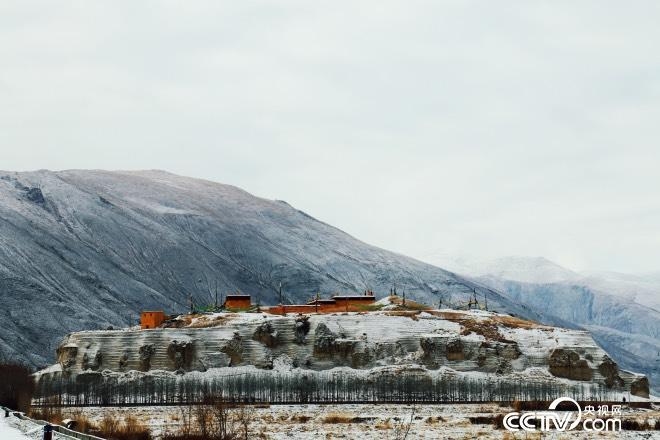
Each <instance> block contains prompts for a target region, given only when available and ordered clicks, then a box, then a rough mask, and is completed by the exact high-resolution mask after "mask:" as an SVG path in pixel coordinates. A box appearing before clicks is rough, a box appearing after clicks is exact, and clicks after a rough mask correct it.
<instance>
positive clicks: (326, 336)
mask: <svg viewBox="0 0 660 440" xmlns="http://www.w3.org/2000/svg"><path fill="white" fill-rule="evenodd" d="M336 339H337V335H335V334H334V333H333V332H332V331H331V330H330V329H329V328H328V326H326V325H325V324H323V323H320V324H319V325H318V326H316V330H315V331H314V355H315V356H331V355H332V354H333V353H334V351H335V350H334V346H335V340H336Z"/></svg>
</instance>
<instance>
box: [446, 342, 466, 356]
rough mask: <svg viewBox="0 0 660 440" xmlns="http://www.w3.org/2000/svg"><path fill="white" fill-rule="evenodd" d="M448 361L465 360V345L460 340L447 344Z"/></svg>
mask: <svg viewBox="0 0 660 440" xmlns="http://www.w3.org/2000/svg"><path fill="white" fill-rule="evenodd" d="M446 355H447V360H448V361H462V360H464V359H465V353H464V352H463V343H462V342H461V340H460V339H455V340H453V341H449V343H448V344H447V351H446Z"/></svg>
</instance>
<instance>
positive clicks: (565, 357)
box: [548, 348, 593, 380]
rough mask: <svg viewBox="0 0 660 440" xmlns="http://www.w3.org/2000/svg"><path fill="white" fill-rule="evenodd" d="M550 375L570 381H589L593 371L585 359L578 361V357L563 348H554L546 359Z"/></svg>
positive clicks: (575, 353)
mask: <svg viewBox="0 0 660 440" xmlns="http://www.w3.org/2000/svg"><path fill="white" fill-rule="evenodd" d="M548 366H549V368H550V373H552V374H553V375H555V376H557V377H564V378H566V379H572V380H591V378H592V377H593V371H592V370H591V368H590V367H589V362H588V361H587V360H586V359H580V355H579V354H578V353H577V352H575V351H573V350H568V349H563V348H556V349H554V350H553V351H552V353H551V354H550V357H549V359H548Z"/></svg>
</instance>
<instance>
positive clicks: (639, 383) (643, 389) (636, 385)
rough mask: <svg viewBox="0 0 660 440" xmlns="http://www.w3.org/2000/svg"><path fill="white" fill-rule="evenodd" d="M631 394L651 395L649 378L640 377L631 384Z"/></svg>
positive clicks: (645, 396) (639, 395)
mask: <svg viewBox="0 0 660 440" xmlns="http://www.w3.org/2000/svg"><path fill="white" fill-rule="evenodd" d="M630 394H632V395H633V396H638V397H644V398H646V399H648V397H649V380H648V379H647V378H646V377H639V378H636V379H635V380H633V381H632V382H631V384H630Z"/></svg>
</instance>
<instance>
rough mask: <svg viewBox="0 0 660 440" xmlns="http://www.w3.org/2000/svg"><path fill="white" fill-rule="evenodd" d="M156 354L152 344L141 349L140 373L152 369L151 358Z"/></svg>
mask: <svg viewBox="0 0 660 440" xmlns="http://www.w3.org/2000/svg"><path fill="white" fill-rule="evenodd" d="M155 352H156V349H155V348H154V346H153V345H152V344H147V345H143V346H142V347H140V350H139V355H140V371H149V370H150V369H151V357H152V356H153V355H154V353H155Z"/></svg>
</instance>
